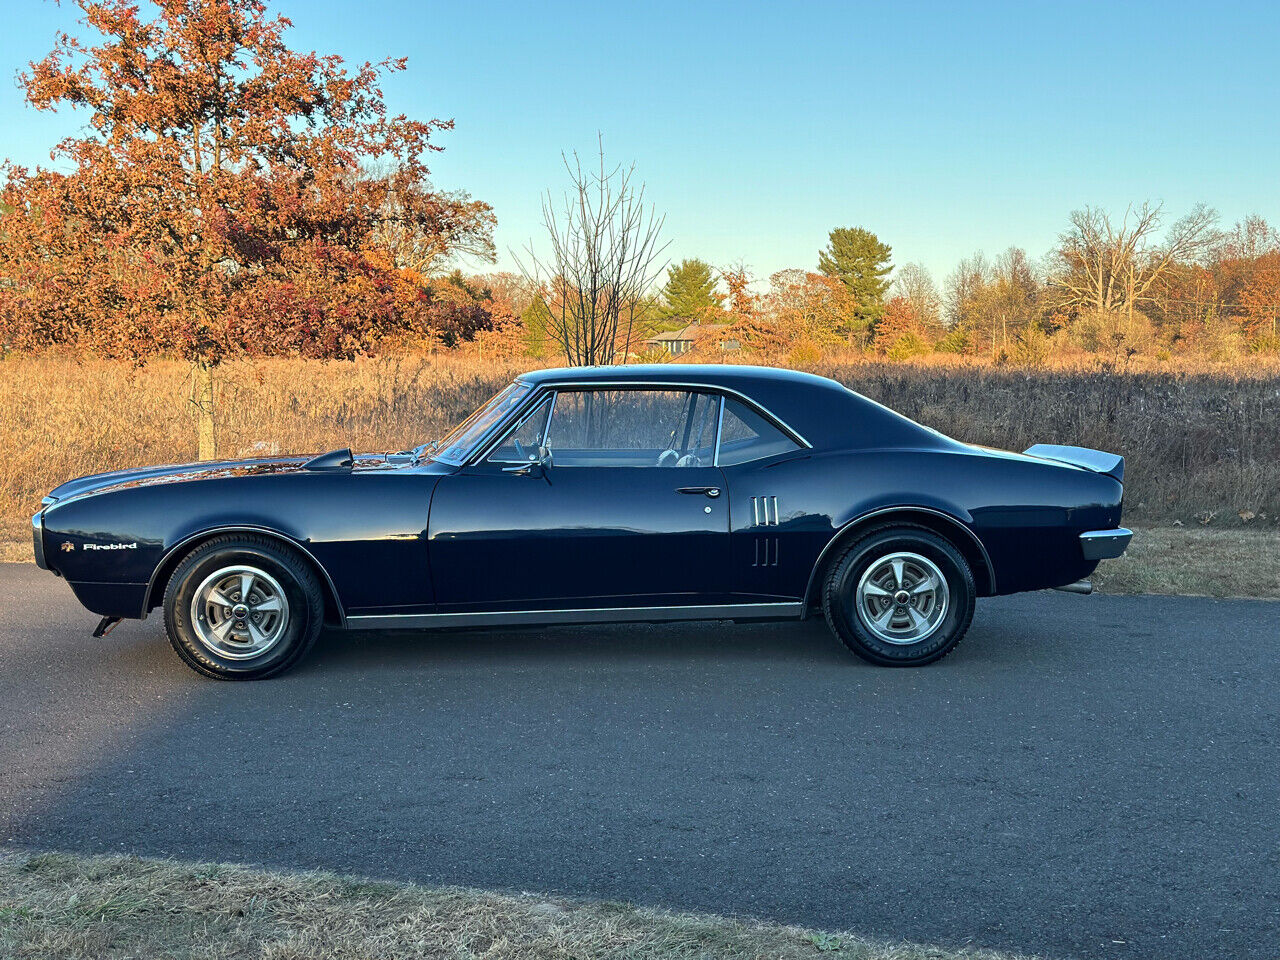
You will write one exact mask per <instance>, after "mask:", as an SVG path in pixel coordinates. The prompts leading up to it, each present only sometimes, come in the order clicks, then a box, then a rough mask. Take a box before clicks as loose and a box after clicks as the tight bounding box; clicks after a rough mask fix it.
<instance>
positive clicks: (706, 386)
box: [450, 377, 813, 467]
mask: <svg viewBox="0 0 1280 960" xmlns="http://www.w3.org/2000/svg"><path fill="white" fill-rule="evenodd" d="M516 381H517V382H521V381H520V378H519V377H517V378H516ZM582 389H601V390H612V389H618V390H667V389H676V390H702V391H704V392H707V393H714V394H717V395H718V396H719V397H720V406H721V421H723V419H724V398H725V397H726V396H733V397H736V398H737V399H739V400H741V401H742V402H743V403H745V404H746V405H747V406H749V407H751V408H752V409H753V410H755V411H756V412H757V413H759V414H760V415H761V416H763V417H764V418H765V419H766V420H768V421H769V422H771V423H772V424H773V425H774V426H775V427H777V428H778V429H779V430H781V431H782V432H783V433H785V434H786V435H787V436H788V437H790V438H791V439H792V440H794V441H795V442H796V443H798V444H800V445H801V446H802V447H804V448H805V449H806V450H812V449H813V444H812V443H810V442H809V441H808V440H806V439H805V438H804V436H802V435H801V434H800V433H799V432H797V431H796V430H795V429H794V428H793V427H792V426H791V425H790V424H789V423H787V422H786V421H785V420H783V419H782V418H781V417H779V416H777V415H776V414H774V413H773V411H772V410H770V409H769V408H768V407H766V406H764V405H763V404H761V403H759V402H757V401H755V400H753V399H751V398H750V397H748V396H747V395H746V394H745V393H742V392H741V391H738V390H735V389H733V388H732V387H725V386H721V385H719V384H715V383H705V382H699V381H688V380H680V381H674V380H663V381H656V380H572V381H566V382H564V383H542V384H538V386H537V388H536V389H535V390H534V391H533V392H532V393H530V394H529V396H528V398H527V401H528V403H526V404H524V405H521V406H520V407H517V408H516V409H515V410H514V411H513V412H512V413H510V414H508V415H507V417H508V419H507V420H504V421H503V422H502V423H499V424H497V425H496V426H495V428H494V430H496V431H497V432H496V433H494V432H493V431H491V432H490V434H489V435H488V436H487V437H486V438H484V439H483V440H481V442H480V443H479V444H477V446H476V448H475V449H474V450H473V451H472V453H471V454H470V455H469V456H466V457H463V458H462V462H461V463H460V464H459V466H462V467H469V466H474V465H475V464H477V463H480V462H481V461H482V460H484V458H485V457H487V456H488V455H489V454H490V453H491V452H492V450H493V448H494V447H495V446H497V445H498V442H499V441H500V440H501V438H502V437H503V436H504V435H505V431H506V426H505V425H506V424H508V423H511V422H513V421H512V420H511V418H512V417H520V416H523V415H524V413H525V411H526V410H528V409H530V407H531V405H532V404H534V403H536V402H537V401H538V398H539V397H540V396H541V394H542V392H543V391H544V390H545V391H549V392H551V393H555V394H557V395H558V394H560V393H563V392H565V391H566V390H582ZM552 402H553V404H554V401H552ZM548 423H550V421H548ZM477 451H478V452H477ZM554 452H555V451H552V453H554ZM719 457H720V433H719V426H717V429H716V453H715V456H714V457H713V458H712V460H713V461H718V460H719ZM748 462H751V461H748ZM450 465H451V466H452V464H450ZM712 465H713V466H718V465H719V464H718V462H713V464H712Z"/></svg>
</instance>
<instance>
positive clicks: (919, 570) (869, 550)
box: [822, 524, 977, 667]
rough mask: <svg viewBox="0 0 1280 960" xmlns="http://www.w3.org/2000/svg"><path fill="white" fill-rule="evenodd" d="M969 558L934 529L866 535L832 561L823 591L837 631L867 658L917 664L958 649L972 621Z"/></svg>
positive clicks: (901, 529) (826, 610)
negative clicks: (957, 645) (965, 557)
mask: <svg viewBox="0 0 1280 960" xmlns="http://www.w3.org/2000/svg"><path fill="white" fill-rule="evenodd" d="M976 592H977V591H976V590H975V588H974V583H973V572H972V571H971V570H970V569H969V564H968V562H967V561H966V560H965V559H964V556H963V555H962V554H961V553H960V551H959V550H957V549H956V548H955V546H954V545H953V544H951V543H950V542H949V541H947V540H945V539H944V538H942V537H940V536H938V535H937V534H936V533H934V532H933V531H932V530H928V529H926V528H924V527H916V526H911V525H906V524H903V525H899V526H893V527H885V528H881V529H878V530H873V531H870V532H868V533H867V534H866V535H865V536H863V537H861V538H859V539H858V540H857V541H855V542H854V543H852V544H850V545H849V547H848V548H847V549H846V550H845V552H844V553H843V554H841V556H840V557H839V559H838V560H836V562H835V563H834V565H833V566H832V568H831V571H830V573H829V574H828V575H827V582H826V585H825V588H824V590H823V598H822V600H823V602H822V606H823V612H824V613H825V614H826V617H827V623H828V624H829V625H830V627H831V630H832V632H834V633H835V635H836V636H837V637H839V638H840V640H841V641H842V642H843V643H844V645H845V646H847V647H848V648H849V649H850V650H852V651H853V652H854V653H856V654H857V655H858V656H859V657H862V658H863V659H864V660H868V661H870V662H871V663H875V664H879V665H881V666H893V667H913V666H922V665H923V664H926V663H932V662H933V661H934V660H940V659H941V658H943V657H945V656H946V655H947V654H948V653H950V652H951V651H952V650H953V649H955V646H956V644H958V643H959V642H960V639H961V638H962V637H963V636H964V634H965V631H967V630H968V629H969V623H970V622H971V621H972V620H973V609H974V598H975V596H976Z"/></svg>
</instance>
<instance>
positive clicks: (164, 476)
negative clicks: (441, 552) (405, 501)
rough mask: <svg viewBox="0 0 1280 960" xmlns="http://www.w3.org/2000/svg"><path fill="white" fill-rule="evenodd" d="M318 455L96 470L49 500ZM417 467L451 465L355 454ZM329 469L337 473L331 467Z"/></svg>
mask: <svg viewBox="0 0 1280 960" xmlns="http://www.w3.org/2000/svg"><path fill="white" fill-rule="evenodd" d="M312 456H314V454H310V455H306V456H290V457H271V458H259V459H254V460H212V461H206V462H204V463H180V464H168V465H165V466H156V467H140V468H138V469H132V470H113V471H111V472H109V473H95V474H92V475H90V476H87V477H79V478H78V479H75V480H69V481H67V482H66V483H64V484H62V485H61V486H60V487H57V488H55V489H54V490H53V491H52V492H50V494H49V499H51V500H58V501H63V500H67V499H69V498H71V497H82V496H84V495H86V494H91V493H102V492H104V491H107V490H119V489H124V488H128V487H147V486H154V485H158V484H162V483H184V482H188V481H191V480H218V479H224V478H231V477H260V476H268V475H273V474H289V473H302V472H305V471H304V469H303V465H304V464H305V463H306V462H307V461H308V460H310V459H311V458H312ZM410 466H414V467H416V468H417V469H420V470H421V469H425V471H426V472H437V471H443V470H447V469H452V468H448V467H446V466H445V465H443V464H437V463H436V462H435V461H431V460H420V461H418V463H417V464H414V462H413V458H412V457H410V456H408V455H405V454H394V453H390V454H388V453H379V454H360V455H358V456H356V457H355V461H354V463H353V464H352V466H351V468H350V469H351V470H352V471H362V472H363V471H367V470H403V469H406V468H407V467H410ZM325 472H328V473H331V472H335V471H332V470H327V471H325Z"/></svg>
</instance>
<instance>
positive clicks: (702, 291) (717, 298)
mask: <svg viewBox="0 0 1280 960" xmlns="http://www.w3.org/2000/svg"><path fill="white" fill-rule="evenodd" d="M717 282H718V281H717V280H716V275H715V272H714V271H713V270H712V269H711V265H710V264H708V263H704V262H703V261H701V260H697V259H694V260H681V261H680V262H679V263H678V264H676V265H675V266H672V267H670V268H668V270H667V282H666V285H665V286H664V287H663V288H662V294H661V297H662V316H663V318H664V319H667V320H673V319H676V318H679V319H682V320H701V319H704V318H706V317H707V316H708V314H710V313H712V312H714V311H716V310H719V308H720V304H721V302H723V300H724V295H723V294H721V293H718V292H717V291H716V284H717Z"/></svg>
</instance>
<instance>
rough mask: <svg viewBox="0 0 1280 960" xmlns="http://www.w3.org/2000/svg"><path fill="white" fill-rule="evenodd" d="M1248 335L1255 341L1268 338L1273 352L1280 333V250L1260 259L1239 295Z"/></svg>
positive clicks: (1264, 255)
mask: <svg viewBox="0 0 1280 960" xmlns="http://www.w3.org/2000/svg"><path fill="white" fill-rule="evenodd" d="M1240 305H1241V307H1243V309H1244V317H1243V320H1244V328H1245V332H1246V333H1247V334H1248V335H1249V336H1250V337H1252V338H1254V339H1255V340H1256V339H1259V338H1266V339H1267V341H1268V343H1269V345H1270V346H1271V347H1272V349H1275V348H1276V346H1277V345H1278V344H1277V335H1278V334H1280V251H1274V250H1273V251H1271V252H1270V253H1266V254H1263V255H1262V256H1261V257H1259V258H1258V259H1257V261H1256V263H1255V265H1254V269H1253V276H1252V277H1250V278H1249V282H1248V283H1247V284H1246V285H1245V287H1244V290H1243V291H1241V293H1240Z"/></svg>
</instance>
